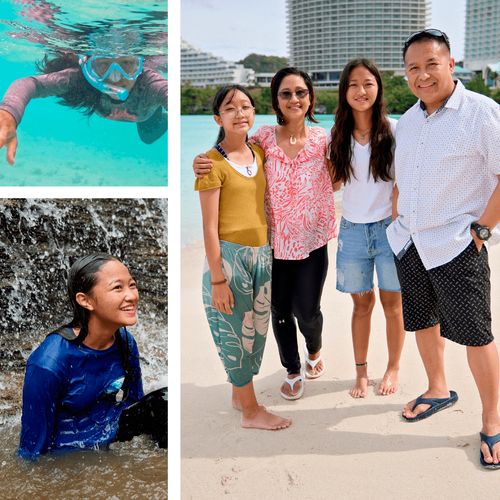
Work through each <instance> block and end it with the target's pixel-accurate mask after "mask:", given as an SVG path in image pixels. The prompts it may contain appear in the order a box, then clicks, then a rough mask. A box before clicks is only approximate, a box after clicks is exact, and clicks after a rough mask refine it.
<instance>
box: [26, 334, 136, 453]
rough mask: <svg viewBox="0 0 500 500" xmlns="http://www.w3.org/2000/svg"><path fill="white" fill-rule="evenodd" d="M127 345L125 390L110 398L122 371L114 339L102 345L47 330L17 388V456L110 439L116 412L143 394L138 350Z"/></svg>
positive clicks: (93, 444)
mask: <svg viewBox="0 0 500 500" xmlns="http://www.w3.org/2000/svg"><path fill="white" fill-rule="evenodd" d="M120 335H121V337H122V338H123V339H124V340H126V341H128V344H129V348H130V349H129V350H130V358H129V359H130V361H129V363H130V380H129V382H128V386H129V394H128V398H127V399H126V401H122V402H116V401H114V397H113V395H114V394H116V393H117V392H118V391H119V390H120V389H121V388H122V385H123V381H124V377H125V372H124V368H123V362H122V358H121V356H120V351H119V348H118V345H117V344H116V342H115V343H114V344H113V345H112V346H111V347H109V348H108V349H104V350H96V349H91V348H90V347H87V346H85V345H77V344H74V343H72V342H69V341H68V340H66V339H64V338H63V337H62V336H60V335H58V334H52V335H48V336H47V337H46V338H45V340H44V341H43V342H42V343H41V344H40V346H38V348H37V349H35V351H33V352H32V353H31V355H30V357H29V358H28V363H27V367H26V376H25V379H24V388H23V414H22V420H21V440H20V444H19V455H20V456H21V457H23V458H25V459H35V458H37V456H38V455H40V454H43V453H47V452H48V451H54V450H64V449H75V448H94V449H96V448H99V447H100V446H103V445H107V444H108V443H110V442H111V441H113V439H114V437H115V435H116V432H117V429H118V420H119V418H120V414H121V412H122V411H123V410H124V409H125V408H127V407H128V406H130V405H131V404H132V403H134V402H136V401H138V400H139V399H140V398H142V397H143V396H144V391H143V388H142V379H141V368H140V365H139V352H138V350H137V344H136V342H135V340H134V338H133V337H132V335H131V334H130V333H129V332H127V331H126V330H125V328H121V329H120Z"/></svg>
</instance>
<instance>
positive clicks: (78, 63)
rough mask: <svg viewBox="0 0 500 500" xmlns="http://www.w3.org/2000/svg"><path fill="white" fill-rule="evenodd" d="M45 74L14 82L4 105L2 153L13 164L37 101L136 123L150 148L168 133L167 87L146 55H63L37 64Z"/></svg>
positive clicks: (0, 138) (0, 107)
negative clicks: (21, 130)
mask: <svg viewBox="0 0 500 500" xmlns="http://www.w3.org/2000/svg"><path fill="white" fill-rule="evenodd" d="M37 67H38V69H39V70H40V72H41V73H42V74H41V75H37V76H29V77H26V78H21V79H19V80H16V81H14V82H13V83H12V84H11V85H10V87H9V88H8V89H7V92H6V93H5V96H4V98H3V100H2V102H1V103H0V148H2V147H3V146H5V147H6V149H7V161H8V162H9V163H10V164H11V165H12V164H13V163H14V158H15V155H16V150H17V144H18V143H17V132H16V130H17V127H18V126H19V124H20V123H21V120H22V117H23V114H24V111H25V109H26V106H27V105H28V103H29V102H30V100H31V99H33V98H37V97H50V96H57V97H60V99H61V101H60V102H61V104H63V105H65V106H69V107H72V108H76V109H79V110H81V111H82V112H83V113H84V114H85V115H87V116H91V115H92V114H93V113H97V114H98V115H99V116H101V117H103V118H107V119H109V120H118V121H130V122H136V123H137V132H138V134H139V137H140V138H141V140H142V141H143V142H144V143H146V144H151V143H153V142H155V141H156V140H157V139H159V138H160V137H161V136H162V135H163V134H164V133H165V132H166V130H167V113H166V109H167V95H168V82H167V79H166V78H165V77H163V76H162V75H160V74H159V73H157V72H156V71H154V70H152V69H150V68H147V67H145V63H144V58H143V57H142V56H133V55H122V54H121V53H109V54H105V55H77V54H75V53H72V52H60V53H58V55H57V57H55V58H54V59H49V58H48V57H47V56H45V58H44V59H43V60H42V61H41V62H40V63H39V64H38V65H37Z"/></svg>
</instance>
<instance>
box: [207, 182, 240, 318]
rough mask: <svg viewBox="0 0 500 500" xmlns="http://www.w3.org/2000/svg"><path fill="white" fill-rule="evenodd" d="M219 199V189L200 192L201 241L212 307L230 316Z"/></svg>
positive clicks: (230, 302) (230, 309)
mask: <svg viewBox="0 0 500 500" xmlns="http://www.w3.org/2000/svg"><path fill="white" fill-rule="evenodd" d="M219 199H220V188H215V189H208V190H206V191H200V203H201V213H202V216H203V240H204V242H205V254H206V256H207V261H208V267H209V268H210V281H211V282H212V283H219V284H217V285H212V305H213V306H214V307H215V308H216V309H217V310H218V311H221V312H223V313H226V314H232V308H233V307H234V298H233V294H232V292H231V290H230V288H229V284H228V283H227V281H225V280H226V276H225V275H224V272H223V270H222V256H221V250H220V242H219Z"/></svg>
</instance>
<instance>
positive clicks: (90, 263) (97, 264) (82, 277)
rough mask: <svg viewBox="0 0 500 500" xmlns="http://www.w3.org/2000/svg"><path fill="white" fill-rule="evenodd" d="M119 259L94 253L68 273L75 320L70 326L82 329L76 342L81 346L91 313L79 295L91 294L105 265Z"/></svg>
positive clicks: (82, 259)
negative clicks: (78, 300)
mask: <svg viewBox="0 0 500 500" xmlns="http://www.w3.org/2000/svg"><path fill="white" fill-rule="evenodd" d="M112 260H115V261H118V262H120V260H119V259H117V258H116V257H113V256H111V255H108V254H105V253H94V254H91V255H86V256H85V257H80V258H79V259H77V260H76V261H75V262H74V263H73V265H72V266H71V268H70V270H69V273H68V295H69V300H70V303H71V307H72V309H73V319H72V320H71V323H70V325H69V326H71V327H78V328H80V334H79V335H78V337H77V339H76V340H75V341H76V342H77V343H78V344H81V343H82V342H83V341H84V340H85V338H86V337H87V334H88V322H89V316H90V313H89V311H88V310H87V309H85V308H84V307H82V306H81V305H80V304H79V303H78V302H77V300H76V294H77V293H85V294H87V293H89V292H90V291H91V290H92V288H94V286H95V284H96V282H97V273H98V272H99V270H100V269H101V267H102V266H104V264H106V263H108V262H110V261H112Z"/></svg>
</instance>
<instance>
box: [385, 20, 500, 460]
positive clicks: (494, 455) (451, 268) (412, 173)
mask: <svg viewBox="0 0 500 500" xmlns="http://www.w3.org/2000/svg"><path fill="white" fill-rule="evenodd" d="M403 58H404V64H405V72H406V75H407V77H408V85H409V86H410V89H411V90H412V92H413V93H414V94H415V95H416V96H417V97H418V98H419V101H418V102H417V103H416V104H415V105H414V106H413V107H412V108H411V109H409V110H408V111H407V112H406V113H405V114H404V115H403V116H402V117H401V119H400V121H399V123H398V126H397V129H396V154H395V165H396V188H395V196H394V203H395V207H397V218H396V219H395V220H394V222H393V223H392V224H391V225H390V226H389V228H388V229H387V236H388V239H389V243H390V245H391V248H392V250H393V252H394V254H395V255H396V266H397V269H398V276H399V279H400V283H401V289H402V296H403V315H404V321H405V329H406V330H408V331H415V332H416V340H417V345H418V349H419V352H420V356H421V358H422V361H423V363H424V367H425V370H426V373H427V377H428V380H429V386H428V390H427V391H426V392H425V393H424V394H422V395H421V396H420V397H419V398H417V399H415V400H413V401H411V402H410V403H408V404H407V405H406V407H405V408H404V409H403V413H402V415H403V418H405V419H406V420H408V421H417V420H422V419H424V418H427V417H429V416H431V415H432V414H434V413H436V412H437V411H439V410H442V409H444V408H447V407H449V406H451V405H453V404H454V403H455V402H456V401H457V399H458V396H457V394H456V393H455V392H454V391H449V389H448V386H447V383H446V376H445V369H444V345H445V338H447V339H449V340H452V341H453V342H457V343H459V344H462V345H466V346H467V359H468V361H469V367H470V369H471V371H472V374H473V376H474V380H475V382H476V385H477V387H478V390H479V394H480V397H481V402H482V405H483V413H482V420H483V422H482V431H481V457H480V458H481V463H482V465H483V466H485V467H488V468H500V415H499V413H498V389H499V359H498V353H497V348H496V345H495V343H494V342H493V335H492V332H491V305H490V281H489V276H490V270H489V266H488V254H487V249H486V248H485V247H484V243H485V241H486V240H488V239H490V237H491V239H490V241H492V240H494V239H495V237H498V236H500V228H499V227H498V224H499V222H500V106H498V104H497V103H495V102H494V101H492V100H491V99H488V98H486V97H484V96H481V95H479V94H475V93H474V92H470V91H468V90H466V89H465V88H464V87H463V85H462V83H461V82H460V81H457V82H455V81H454V80H453V78H452V74H453V69H454V64H455V62H454V60H453V58H452V57H451V55H450V44H449V40H448V37H447V36H446V34H445V33H443V32H441V31H439V30H435V29H428V30H424V31H421V32H418V33H414V34H412V35H411V36H410V37H409V38H408V40H407V41H406V42H405V46H404V49H403Z"/></svg>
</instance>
